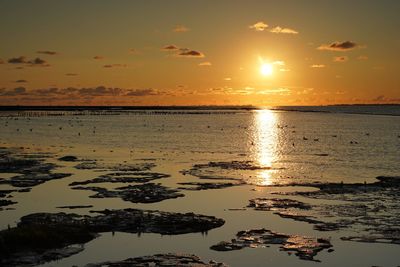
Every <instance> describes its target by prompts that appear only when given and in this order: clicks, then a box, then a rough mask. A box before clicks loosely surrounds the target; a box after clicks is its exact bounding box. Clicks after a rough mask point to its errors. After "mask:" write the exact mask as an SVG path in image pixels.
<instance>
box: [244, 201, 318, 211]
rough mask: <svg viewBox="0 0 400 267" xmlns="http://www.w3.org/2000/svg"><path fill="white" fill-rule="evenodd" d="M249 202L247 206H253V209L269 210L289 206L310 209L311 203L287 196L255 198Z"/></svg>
mask: <svg viewBox="0 0 400 267" xmlns="http://www.w3.org/2000/svg"><path fill="white" fill-rule="evenodd" d="M249 202H250V203H249V205H248V206H247V207H249V208H254V209H255V210H264V211H271V210H281V209H290V208H295V209H302V210H309V209H311V205H309V204H306V203H303V202H301V201H297V200H293V199H287V198H255V199H251V200H249Z"/></svg>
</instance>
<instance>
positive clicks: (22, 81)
mask: <svg viewBox="0 0 400 267" xmlns="http://www.w3.org/2000/svg"><path fill="white" fill-rule="evenodd" d="M15 82H16V83H27V82H28V81H27V80H16V81H15Z"/></svg>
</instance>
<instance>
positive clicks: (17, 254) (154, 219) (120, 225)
mask: <svg viewBox="0 0 400 267" xmlns="http://www.w3.org/2000/svg"><path fill="white" fill-rule="evenodd" d="M95 213H98V214H99V215H96V216H83V215H77V214H74V213H69V214H68V213H63V212H60V213H34V214H30V215H26V216H24V217H22V218H21V221H20V222H19V223H18V225H17V227H15V228H11V229H7V230H3V231H1V232H0V239H1V240H2V242H1V244H0V255H1V257H0V265H1V266H32V265H36V264H40V263H44V262H48V261H52V260H57V259H61V258H64V257H67V256H70V255H72V254H75V253H78V252H80V251H81V250H80V249H79V247H78V248H77V247H76V246H72V247H71V245H76V244H83V243H86V242H88V241H90V240H92V239H94V238H96V237H97V235H98V233H101V232H115V231H120V232H127V233H159V234H162V235H176V234H186V233H196V232H207V231H209V230H211V229H213V228H217V227H221V226H222V225H223V224H224V223H225V221H224V220H222V219H218V218H215V217H213V216H205V215H198V214H194V213H172V212H162V211H149V210H137V209H124V210H102V211H96V212H95Z"/></svg>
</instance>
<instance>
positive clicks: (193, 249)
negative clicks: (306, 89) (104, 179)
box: [0, 105, 400, 267]
mask: <svg viewBox="0 0 400 267" xmlns="http://www.w3.org/2000/svg"><path fill="white" fill-rule="evenodd" d="M0 146H1V147H2V148H5V149H9V148H16V149H19V150H21V151H24V152H25V153H47V154H49V155H51V157H49V158H48V159H47V161H48V162H51V163H55V164H57V165H58V166H59V167H58V168H57V171H59V172H65V173H71V174H72V175H71V176H69V177H66V178H63V179H57V180H51V181H48V182H46V183H43V184H41V185H38V186H35V187H33V188H32V190H31V191H30V192H25V193H19V192H16V193H13V194H12V200H13V201H15V202H17V204H14V205H11V206H8V207H11V208H12V209H4V210H2V211H0V228H1V229H6V228H7V227H8V226H11V227H12V226H15V225H16V224H17V223H18V220H19V218H20V217H22V216H24V215H27V214H30V213H36V212H61V211H63V212H74V213H78V214H89V215H90V214H91V213H90V210H91V209H92V210H102V209H122V208H137V209H146V210H161V211H168V212H194V213H199V214H204V215H212V216H216V217H218V218H222V219H224V220H225V224H224V225H223V226H222V227H219V228H216V229H213V230H210V231H208V233H206V234H204V233H193V234H183V235H160V234H145V233H142V234H141V235H137V234H129V233H120V232H116V233H102V234H101V235H100V236H99V237H98V238H96V239H94V240H93V241H90V242H89V243H87V244H85V245H84V248H85V249H84V250H83V252H81V253H79V254H76V255H73V256H70V257H68V258H64V259H62V260H59V261H56V262H49V263H46V264H43V265H40V266H84V265H85V264H88V263H96V262H102V261H117V260H123V259H126V258H132V257H138V256H144V255H152V254H156V253H169V252H171V253H183V254H195V255H197V256H199V257H200V258H202V259H203V260H205V261H208V260H215V261H218V262H224V263H226V264H227V265H229V266H321V267H322V266H324V267H325V266H332V267H333V266H398V265H400V254H399V253H398V251H399V248H400V247H399V245H398V244H382V243H368V242H352V241H345V240H342V239H341V237H343V236H348V235H350V234H353V235H354V232H351V233H350V232H348V230H338V231H316V230H315V229H314V228H313V225H311V224H309V223H307V222H300V221H295V220H290V219H286V218H282V217H280V216H278V215H276V214H274V212H273V211H256V210H254V209H251V208H248V207H247V205H248V204H249V200H250V199H254V198H275V197H277V196H282V192H283V193H287V194H290V192H294V191H298V190H299V188H298V186H295V185H296V184H312V183H345V184H347V183H373V182H375V181H376V177H377V176H399V175H400V164H399V163H400V106H399V105H343V106H315V107H309V106H308V107H266V108H259V107H258V108H255V107H183V108H180V107H146V108H143V107H135V108H129V107H123V108H121V107H113V108H104V107H96V108H93V107H87V108H85V107H76V108H74V107H68V108H54V107H33V108H24V107H17V108H15V107H14V108H7V107H3V108H1V109H0ZM67 155H72V156H76V157H78V158H81V159H88V160H96V161H98V162H104V163H109V164H129V163H142V162H151V163H152V164H154V168H153V169H152V171H155V172H159V173H163V174H168V175H169V176H170V177H168V178H163V179H159V180H156V181H154V182H156V183H160V184H162V185H164V186H167V187H170V188H175V189H176V188H180V187H181V185H180V183H182V182H204V180H202V179H199V177H196V176H193V175H190V172H189V173H188V172H187V171H188V170H190V169H192V168H193V167H194V166H196V165H199V164H207V163H210V162H228V163H229V162H230V163H232V162H247V163H251V164H253V165H254V166H261V167H262V168H254V169H250V170H241V169H240V168H239V169H236V170H233V171H232V172H229V173H228V174H227V173H224V171H225V170H223V169H221V170H220V171H221V173H218V171H219V170H214V169H213V170H209V171H210V173H208V174H209V175H215V176H216V177H218V176H219V175H221V176H224V177H226V176H227V175H228V176H229V178H235V179H240V180H241V181H244V184H243V185H240V186H233V187H227V188H222V189H209V190H184V189H180V190H181V191H182V192H183V193H184V195H185V196H184V197H180V198H176V199H167V200H163V201H161V202H156V203H131V202H127V201H124V200H122V199H120V198H91V197H90V196H91V195H93V192H91V191H86V190H73V189H72V188H71V186H69V184H70V183H71V182H74V181H83V180H88V179H92V178H96V177H97V176H99V174H101V173H99V172H96V171H93V170H87V169H83V170H82V169H77V168H75V166H76V163H75V162H61V161H58V160H57V159H58V158H59V157H62V156H67ZM205 171H206V172H207V170H205ZM12 175H13V174H0V178H3V179H8V178H9V177H11V176H12ZM207 181H211V182H213V180H207ZM218 181H219V182H220V180H218ZM102 186H103V187H106V188H115V187H118V186H121V184H110V183H104V184H102ZM10 188H11V186H10V185H7V184H0V189H10ZM304 190H315V188H310V187H306V188H305V189H304ZM277 193H278V194H277ZM279 194H281V195H279ZM296 199H299V200H306V198H305V197H301V196H296ZM307 201H310V203H314V202H318V201H322V200H318V199H307ZM393 201H398V200H393ZM65 205H92V206H93V208H91V209H74V210H73V211H68V210H65V209H63V210H61V209H59V208H57V207H59V206H65ZM259 228H265V229H270V230H273V231H276V232H282V233H287V234H292V235H304V236H313V237H323V238H328V239H329V240H330V241H331V243H332V245H333V249H334V251H333V252H327V251H321V252H320V253H318V255H316V256H315V259H317V260H318V261H305V260H301V259H299V258H298V257H296V256H295V255H294V254H293V253H288V252H286V251H282V250H281V249H280V247H279V246H278V245H270V246H268V247H267V246H266V247H257V248H244V249H242V250H237V251H226V252H218V251H214V250H211V249H210V246H212V245H214V244H216V243H218V242H220V241H230V240H231V239H232V238H234V237H235V235H236V233H237V232H238V231H241V230H248V229H259Z"/></svg>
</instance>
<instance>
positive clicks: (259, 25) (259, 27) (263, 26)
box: [249, 21, 268, 32]
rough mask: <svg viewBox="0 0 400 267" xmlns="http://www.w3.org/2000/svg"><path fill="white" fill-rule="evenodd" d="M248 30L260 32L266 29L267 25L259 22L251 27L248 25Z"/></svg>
mask: <svg viewBox="0 0 400 267" xmlns="http://www.w3.org/2000/svg"><path fill="white" fill-rule="evenodd" d="M249 28H250V29H253V30H255V31H257V32H262V31H264V30H265V29H266V28H268V24H266V23H264V22H262V21H259V22H256V23H254V24H253V25H250V26H249Z"/></svg>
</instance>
